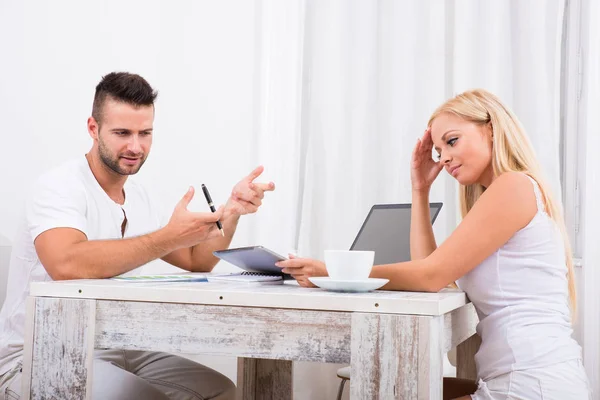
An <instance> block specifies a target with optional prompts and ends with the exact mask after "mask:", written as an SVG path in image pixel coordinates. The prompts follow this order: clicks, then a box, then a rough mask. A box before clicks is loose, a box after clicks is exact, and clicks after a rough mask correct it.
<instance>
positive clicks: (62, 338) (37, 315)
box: [23, 297, 96, 399]
mask: <svg viewBox="0 0 600 400" xmlns="http://www.w3.org/2000/svg"><path fill="white" fill-rule="evenodd" d="M33 301H35V304H34V303H33ZM95 310H96V301H95V300H85V299H64V298H45V297H38V298H35V300H33V299H32V298H30V300H29V302H28V315H27V319H28V322H27V327H28V328H27V330H28V331H27V330H26V337H25V349H24V355H25V356H24V360H23V361H24V364H23V389H24V390H23V398H24V399H29V398H31V399H91V395H92V393H91V377H92V363H93V359H94V333H95V332H94V324H95Z"/></svg>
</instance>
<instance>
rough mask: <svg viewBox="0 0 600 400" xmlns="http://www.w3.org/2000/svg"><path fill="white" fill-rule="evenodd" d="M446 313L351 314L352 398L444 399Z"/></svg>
mask: <svg viewBox="0 0 600 400" xmlns="http://www.w3.org/2000/svg"><path fill="white" fill-rule="evenodd" d="M442 322H443V320H442V318H441V317H425V316H411V315H391V314H363V313H355V314H353V315H352V345H351V352H352V354H351V379H350V396H351V398H352V399H356V400H362V399H381V400H383V399H385V400H387V399H431V400H438V399H440V400H441V398H442V378H443V364H442V333H443V332H442V327H443V324H442Z"/></svg>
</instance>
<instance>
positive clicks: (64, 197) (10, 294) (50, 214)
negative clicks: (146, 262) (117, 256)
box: [0, 157, 167, 375]
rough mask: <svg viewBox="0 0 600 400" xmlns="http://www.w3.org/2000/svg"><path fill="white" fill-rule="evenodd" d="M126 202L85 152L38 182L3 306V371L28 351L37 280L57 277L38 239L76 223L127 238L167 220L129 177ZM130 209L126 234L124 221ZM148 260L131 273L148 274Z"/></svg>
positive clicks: (102, 236) (92, 233) (103, 235)
mask: <svg viewBox="0 0 600 400" xmlns="http://www.w3.org/2000/svg"><path fill="white" fill-rule="evenodd" d="M124 191H125V204H123V205H120V204H117V203H115V202H114V201H113V200H112V199H111V198H110V197H108V195H107V194H106V192H105V191H104V190H103V189H102V187H101V186H100V184H99V183H98V181H97V180H96V178H95V177H94V175H93V174H92V171H91V170H90V167H89V165H88V162H87V160H86V158H85V157H81V158H79V159H77V160H73V161H70V162H68V163H65V164H63V165H62V166H60V167H58V168H56V169H53V170H51V171H49V172H47V173H45V174H44V175H42V176H41V177H40V178H39V179H38V180H37V181H36V183H35V184H34V186H33V188H32V191H31V193H30V195H29V199H28V201H27V203H26V206H25V214H24V216H23V218H22V222H21V224H20V227H19V230H18V232H17V236H16V238H15V243H14V246H13V249H12V254H11V260H10V267H9V273H8V288H7V293H6V300H5V302H4V305H3V307H2V311H0V375H2V374H4V373H6V372H7V371H9V370H10V369H11V368H13V367H14V366H15V365H16V363H17V361H18V360H20V359H21V358H22V354H23V330H24V327H25V300H26V298H27V296H28V295H29V284H30V283H31V282H44V281H50V280H52V278H50V276H49V275H48V273H47V272H46V269H45V268H44V267H43V265H42V264H41V263H40V260H39V258H38V256H37V253H36V251H35V246H34V240H35V239H36V238H37V236H38V235H40V234H41V233H43V232H45V231H47V230H49V229H53V228H59V227H64V228H74V229H77V230H80V231H81V232H83V233H85V235H86V236H87V238H88V240H106V239H121V238H122V237H125V238H127V237H134V236H140V235H144V234H147V233H150V232H153V231H156V230H157V229H159V228H161V227H162V226H163V225H164V223H165V222H166V221H167V219H166V218H165V217H166V216H165V213H162V212H161V211H162V210H160V209H159V208H158V207H156V206H155V205H154V204H153V202H152V201H151V200H150V198H149V196H148V194H147V192H146V191H145V190H144V188H143V187H142V186H141V185H139V184H137V183H136V182H134V181H132V180H131V178H129V179H127V182H126V183H125V186H124ZM124 215H127V226H126V229H125V234H124V236H122V235H121V226H122V223H123V219H124ZM143 269H144V266H142V267H139V268H136V269H134V270H132V271H130V272H129V273H128V275H137V274H143V273H144V271H143Z"/></svg>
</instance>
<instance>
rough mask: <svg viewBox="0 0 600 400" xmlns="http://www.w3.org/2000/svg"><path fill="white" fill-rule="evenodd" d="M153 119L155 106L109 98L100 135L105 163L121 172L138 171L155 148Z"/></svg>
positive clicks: (99, 131)
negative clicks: (153, 145)
mask: <svg viewBox="0 0 600 400" xmlns="http://www.w3.org/2000/svg"><path fill="white" fill-rule="evenodd" d="M153 122H154V106H141V107H136V106H133V105H130V104H127V103H122V102H119V101H115V100H113V99H107V100H106V102H105V103H104V107H103V109H102V122H101V124H100V126H99V128H98V135H97V137H98V151H99V155H100V159H101V160H102V162H103V163H104V164H105V165H106V166H107V167H108V168H110V169H111V170H113V171H114V172H116V173H117V174H119V175H133V174H135V173H137V172H138V171H139V170H140V168H141V167H142V165H143V164H144V162H145V161H146V158H147V157H148V154H149V153H150V147H152V128H153Z"/></svg>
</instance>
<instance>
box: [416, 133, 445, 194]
mask: <svg viewBox="0 0 600 400" xmlns="http://www.w3.org/2000/svg"><path fill="white" fill-rule="evenodd" d="M432 149H433V140H432V139H431V127H428V128H427V129H425V133H424V134H423V137H422V138H421V139H418V140H417V144H416V145H415V148H414V150H413V153H412V159H411V161H410V180H411V182H412V190H413V191H419V192H421V191H427V192H429V189H430V188H431V184H432V183H433V181H435V178H437V176H438V175H439V173H440V171H441V170H442V168H443V165H442V163H441V162H436V161H435V160H434V159H433V158H432V157H431V151H432Z"/></svg>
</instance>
